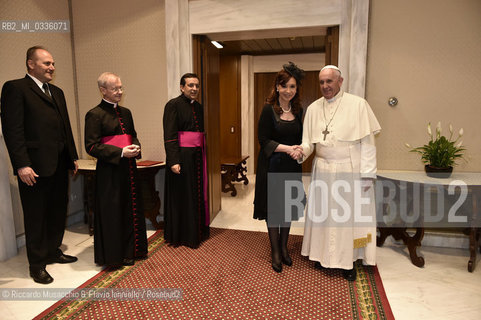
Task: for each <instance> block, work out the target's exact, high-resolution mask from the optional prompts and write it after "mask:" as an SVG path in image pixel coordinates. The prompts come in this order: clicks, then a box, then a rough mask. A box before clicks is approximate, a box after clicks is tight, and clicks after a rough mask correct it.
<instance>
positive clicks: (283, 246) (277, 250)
mask: <svg viewBox="0 0 481 320" xmlns="http://www.w3.org/2000/svg"><path fill="white" fill-rule="evenodd" d="M290 229H291V226H290V224H289V225H287V226H285V227H281V226H275V227H272V226H269V225H267V231H268V233H269V240H270V242H271V255H272V263H276V264H279V263H280V262H281V260H282V259H285V260H290V257H289V252H288V251H287V241H288V240H289V231H290Z"/></svg>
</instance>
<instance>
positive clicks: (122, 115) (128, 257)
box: [85, 72, 147, 267]
mask: <svg viewBox="0 0 481 320" xmlns="http://www.w3.org/2000/svg"><path fill="white" fill-rule="evenodd" d="M98 86H99V89H100V91H101V93H102V95H103V99H102V101H101V102H100V104H99V105H98V106H96V107H95V108H93V109H91V110H90V111H89V112H87V114H86V116H85V148H86V150H87V153H88V154H89V155H91V156H93V157H95V158H97V169H96V183H95V210H94V250H95V263H97V264H98V265H105V266H114V267H117V266H121V265H133V264H134V263H135V262H134V260H135V259H141V258H145V257H146V256H147V235H146V227H145V218H144V214H143V210H142V207H141V203H140V201H141V197H140V195H139V194H138V188H137V184H136V176H137V166H136V162H135V159H136V158H140V143H139V140H138V139H137V133H136V131H135V128H134V122H133V119H132V113H131V112H130V110H129V109H127V108H125V107H122V106H119V105H118V103H119V102H120V100H121V98H122V93H123V88H122V82H121V81H120V78H119V77H118V76H117V75H115V74H113V73H109V72H105V73H102V74H101V75H100V77H99V79H98Z"/></svg>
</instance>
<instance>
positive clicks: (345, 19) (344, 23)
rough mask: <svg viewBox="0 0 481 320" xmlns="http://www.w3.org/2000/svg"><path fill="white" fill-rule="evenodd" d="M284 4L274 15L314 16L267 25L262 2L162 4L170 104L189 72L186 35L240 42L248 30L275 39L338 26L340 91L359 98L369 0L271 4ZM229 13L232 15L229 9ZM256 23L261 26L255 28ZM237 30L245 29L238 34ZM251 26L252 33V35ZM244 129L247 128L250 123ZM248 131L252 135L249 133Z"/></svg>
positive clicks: (181, 0)
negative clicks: (283, 33)
mask: <svg viewBox="0 0 481 320" xmlns="http://www.w3.org/2000/svg"><path fill="white" fill-rule="evenodd" d="M284 1H285V2H286V3H285V6H284V7H285V10H284V11H282V12H279V13H280V14H281V15H284V16H286V17H291V16H292V15H296V12H294V9H295V10H302V11H298V12H297V13H298V14H299V15H302V14H304V13H305V12H307V13H311V12H315V14H314V15H312V14H311V15H310V16H307V17H303V19H296V21H297V22H294V21H293V20H292V19H288V18H285V19H276V20H277V21H278V23H277V24H276V25H269V24H268V23H269V20H270V19H266V17H265V15H266V12H268V11H266V8H265V7H259V6H266V5H269V3H268V1H261V2H259V1H258V0H244V1H238V0H231V1H230V2H229V0H224V2H223V3H222V5H216V2H213V1H210V0H195V1H190V0H165V32H166V39H165V41H166V64H167V76H166V79H167V94H168V98H169V99H171V98H173V97H175V96H177V95H178V91H179V88H178V78H179V77H180V75H181V74H183V73H186V72H192V70H193V69H192V68H193V59H194V57H193V52H192V35H196V34H197V35H206V36H209V35H210V36H212V35H214V34H215V35H219V34H224V35H225V34H230V35H231V36H234V37H237V39H242V37H245V36H246V35H249V34H252V32H253V31H255V32H257V31H259V30H262V31H263V34H264V36H265V34H266V32H272V34H276V33H277V32H278V31H279V30H281V29H282V30H284V31H286V30H289V28H292V30H299V29H302V28H304V29H310V30H316V29H317V30H319V32H321V30H325V27H329V26H334V25H339V28H340V31H339V68H340V69H341V70H342V72H343V77H344V84H343V89H344V90H345V91H347V92H350V93H352V94H355V95H358V96H361V97H364V96H365V85H366V64H367V38H368V20H369V0H339V1H335V2H332V1H330V0H306V1H305V3H304V6H298V5H297V6H296V4H297V3H295V2H292V1H290V0H275V2H276V3H277V4H279V2H284ZM276 7H277V8H282V7H283V6H280V5H278V6H276ZM300 7H302V8H300ZM233 8H235V10H232V9H233ZM271 9H272V8H271ZM310 9H312V10H310ZM229 12H230V13H229ZM232 12H234V15H233V16H229V19H226V15H229V14H232ZM206 17H208V19H206ZM246 17H249V18H250V20H249V21H250V23H251V24H250V26H248V25H247V22H248V21H246ZM262 23H263V25H262V26H260V24H262ZM293 23H297V25H293ZM299 23H301V24H302V23H304V25H299ZM240 26H242V28H246V29H244V30H239V28H241V27H240ZM256 27H257V30H255V28H256ZM236 28H237V29H236ZM249 28H250V29H249ZM231 40H236V39H231ZM320 67H321V66H319V68H320ZM242 73H244V71H242ZM252 77H253V74H252ZM249 82H250V81H249ZM252 85H253V79H252ZM242 120H243V119H242ZM247 125H248V126H253V124H252V123H248V124H247ZM242 127H244V124H242ZM243 129H244V128H243ZM248 131H249V132H252V134H253V130H252V131H251V130H248ZM250 138H251V137H249V139H250ZM244 147H245V146H244V143H243V144H242V149H243V150H242V152H244ZM246 147H247V146H246ZM250 148H251V147H249V149H250ZM246 151H247V152H248V151H253V150H246Z"/></svg>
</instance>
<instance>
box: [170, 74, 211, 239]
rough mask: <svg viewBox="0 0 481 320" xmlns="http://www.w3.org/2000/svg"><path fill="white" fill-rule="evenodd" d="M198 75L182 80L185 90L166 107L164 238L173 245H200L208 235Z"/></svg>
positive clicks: (208, 220)
mask: <svg viewBox="0 0 481 320" xmlns="http://www.w3.org/2000/svg"><path fill="white" fill-rule="evenodd" d="M199 87H200V85H199V78H198V77H197V75H195V74H193V73H187V74H184V75H183V76H182V78H181V80H180V90H181V91H182V94H181V95H180V96H178V97H177V98H174V99H172V100H170V101H169V102H167V104H166V106H165V110H164V119H163V124H164V145H165V153H166V158H167V160H166V162H167V165H166V167H167V169H166V170H165V171H166V172H165V189H164V190H165V191H164V192H165V194H164V199H165V200H164V206H165V210H164V229H165V231H164V238H165V241H166V242H167V243H170V244H172V245H174V246H179V245H185V246H188V247H191V248H197V247H198V246H199V244H200V243H201V242H202V240H204V239H206V238H207V237H208V236H209V223H210V219H209V210H208V206H207V203H208V200H207V197H206V192H207V187H206V186H207V177H206V166H205V165H206V163H205V152H204V151H205V149H204V141H205V139H204V114H203V109H202V105H201V104H200V103H199V102H197V101H196V100H195V99H196V98H197V96H198V94H199Z"/></svg>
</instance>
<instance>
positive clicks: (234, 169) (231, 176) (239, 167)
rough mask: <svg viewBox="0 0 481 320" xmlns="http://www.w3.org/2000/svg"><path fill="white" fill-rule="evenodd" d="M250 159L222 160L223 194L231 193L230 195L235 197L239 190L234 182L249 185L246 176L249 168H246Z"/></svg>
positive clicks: (233, 158)
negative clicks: (242, 182)
mask: <svg viewBox="0 0 481 320" xmlns="http://www.w3.org/2000/svg"><path fill="white" fill-rule="evenodd" d="M248 158H249V156H241V157H225V158H224V157H223V158H221V165H220V170H221V174H222V192H229V191H230V195H231V196H233V197H235V196H236V195H237V190H236V189H235V186H234V185H233V184H232V182H241V181H244V184H245V185H247V184H248V183H249V180H248V179H247V176H246V173H247V167H246V166H245V165H246V160H247V159H248Z"/></svg>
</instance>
